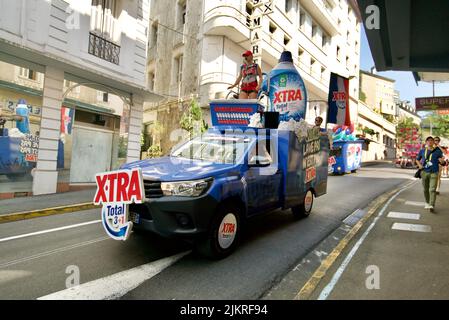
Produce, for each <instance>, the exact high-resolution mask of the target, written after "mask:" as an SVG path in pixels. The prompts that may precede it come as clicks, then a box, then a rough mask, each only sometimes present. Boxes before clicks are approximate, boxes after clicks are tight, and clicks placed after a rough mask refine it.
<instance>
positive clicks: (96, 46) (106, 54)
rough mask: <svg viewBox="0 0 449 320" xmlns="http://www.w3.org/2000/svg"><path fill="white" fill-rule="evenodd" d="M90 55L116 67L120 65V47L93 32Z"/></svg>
mask: <svg viewBox="0 0 449 320" xmlns="http://www.w3.org/2000/svg"><path fill="white" fill-rule="evenodd" d="M89 54H92V55H94V56H96V57H98V58H101V59H103V60H106V61H108V62H111V63H114V64H116V65H119V64H120V46H118V45H116V44H115V43H113V42H111V41H108V40H106V39H105V38H103V37H100V36H98V35H96V34H95V33H92V32H90V33H89Z"/></svg>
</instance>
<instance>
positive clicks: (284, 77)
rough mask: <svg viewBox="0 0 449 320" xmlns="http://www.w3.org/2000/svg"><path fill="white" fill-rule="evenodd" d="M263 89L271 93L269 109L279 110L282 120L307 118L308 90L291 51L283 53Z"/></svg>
mask: <svg viewBox="0 0 449 320" xmlns="http://www.w3.org/2000/svg"><path fill="white" fill-rule="evenodd" d="M268 87H269V88H268ZM262 90H263V91H265V92H268V94H269V100H270V106H269V108H268V110H267V111H277V112H279V120H280V121H281V122H282V121H286V122H288V121H289V120H290V119H293V120H295V121H300V120H301V119H305V117H306V109H307V91H306V87H305V85H304V81H303V80H302V78H301V76H300V74H299V72H298V70H297V69H296V67H295V65H294V64H293V58H292V53H291V52H289V51H284V52H283V53H282V55H281V58H280V59H279V64H278V65H277V66H275V67H274V68H273V70H272V71H271V72H270V74H269V75H268V77H267V80H266V81H265V82H264V85H263V87H262Z"/></svg>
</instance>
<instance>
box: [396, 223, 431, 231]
mask: <svg viewBox="0 0 449 320" xmlns="http://www.w3.org/2000/svg"><path fill="white" fill-rule="evenodd" d="M391 229H393V230H400V231H412V232H432V227H431V226H427V225H424V224H411V223H395V224H393V226H392V227H391Z"/></svg>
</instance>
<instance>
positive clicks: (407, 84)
mask: <svg viewBox="0 0 449 320" xmlns="http://www.w3.org/2000/svg"><path fill="white" fill-rule="evenodd" d="M362 29H363V28H362ZM361 46H362V48H361V61H360V67H361V69H363V70H365V71H370V70H371V68H372V67H374V60H373V57H372V55H371V51H370V48H369V44H368V40H367V38H366V34H365V30H363V31H362V42H361ZM378 74H379V75H381V76H384V77H387V78H390V79H393V80H396V83H395V88H396V90H398V91H399V92H400V95H401V100H408V101H410V102H411V103H412V105H415V98H419V97H431V96H432V94H433V93H432V83H427V82H418V85H416V82H415V78H414V77H413V73H412V72H408V71H407V72H405V71H404V72H403V71H387V72H378ZM435 96H449V83H448V82H446V83H437V82H435Z"/></svg>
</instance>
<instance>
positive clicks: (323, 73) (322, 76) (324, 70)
mask: <svg viewBox="0 0 449 320" xmlns="http://www.w3.org/2000/svg"><path fill="white" fill-rule="evenodd" d="M325 76H326V68H325V67H321V80H324V77H325Z"/></svg>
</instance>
